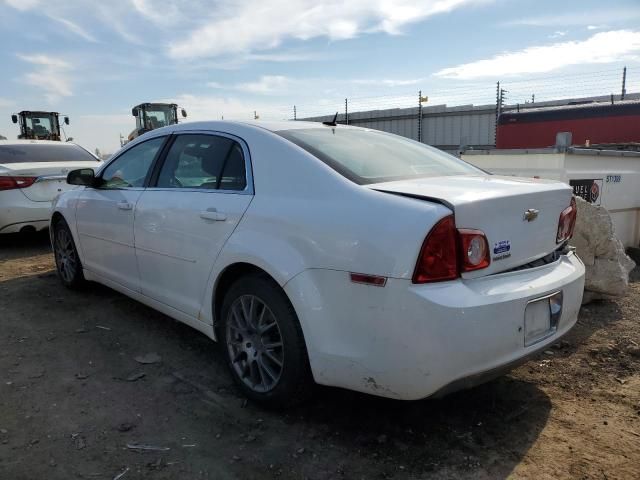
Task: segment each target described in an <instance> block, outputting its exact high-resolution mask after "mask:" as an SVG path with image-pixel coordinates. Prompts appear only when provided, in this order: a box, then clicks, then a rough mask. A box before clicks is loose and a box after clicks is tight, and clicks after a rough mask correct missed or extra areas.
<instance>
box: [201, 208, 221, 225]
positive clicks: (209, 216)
mask: <svg viewBox="0 0 640 480" xmlns="http://www.w3.org/2000/svg"><path fill="white" fill-rule="evenodd" d="M200 218H202V219H204V220H213V221H214V222H223V221H225V220H226V219H227V216H226V215H225V214H224V213H222V212H219V211H218V210H216V209H215V208H207V209H206V210H203V211H201V212H200Z"/></svg>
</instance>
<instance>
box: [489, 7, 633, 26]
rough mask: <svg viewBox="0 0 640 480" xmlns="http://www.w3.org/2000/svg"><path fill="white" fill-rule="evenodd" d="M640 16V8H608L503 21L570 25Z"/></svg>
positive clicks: (540, 24)
mask: <svg viewBox="0 0 640 480" xmlns="http://www.w3.org/2000/svg"><path fill="white" fill-rule="evenodd" d="M637 18H640V8H638V7H630V8H607V9H593V10H583V11H571V12H566V13H554V14H549V15H538V16H531V17H526V18H517V19H514V20H509V21H507V22H505V23H503V24H502V25H503V26H506V27H519V26H526V27H569V26H586V25H598V24H600V23H612V24H615V23H621V22H628V21H630V20H635V19H637Z"/></svg>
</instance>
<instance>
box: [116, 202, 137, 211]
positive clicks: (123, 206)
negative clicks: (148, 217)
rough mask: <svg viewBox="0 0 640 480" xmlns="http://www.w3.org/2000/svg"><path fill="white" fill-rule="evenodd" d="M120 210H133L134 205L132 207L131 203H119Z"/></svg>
mask: <svg viewBox="0 0 640 480" xmlns="http://www.w3.org/2000/svg"><path fill="white" fill-rule="evenodd" d="M118 208H119V209H120V210H131V209H132V208H133V205H131V204H130V203H129V202H118Z"/></svg>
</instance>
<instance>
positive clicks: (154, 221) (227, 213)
mask: <svg viewBox="0 0 640 480" xmlns="http://www.w3.org/2000/svg"><path fill="white" fill-rule="evenodd" d="M166 151H167V153H166V156H165V158H164V160H163V161H162V164H161V166H159V167H158V168H157V169H156V173H155V175H154V176H155V178H154V179H152V183H151V184H150V185H149V187H150V188H148V189H147V190H145V191H144V192H143V193H142V195H141V197H140V200H139V201H138V204H137V206H136V218H135V228H134V231H135V245H136V257H137V259H138V269H139V271H140V281H141V291H142V293H143V294H145V295H147V296H149V297H151V298H153V299H155V300H157V301H160V302H162V303H165V304H167V305H169V306H171V307H173V308H175V309H177V310H180V311H181V312H184V313H186V314H188V315H190V316H192V317H194V318H198V314H199V312H200V308H201V302H202V299H203V297H204V289H205V288H206V285H207V280H208V278H209V274H210V272H211V270H212V268H213V264H214V262H215V260H216V257H217V256H218V254H219V253H220V251H221V250H222V247H223V246H224V244H225V242H226V241H227V239H228V238H229V236H230V235H231V234H232V233H233V230H234V229H235V228H236V226H237V225H238V222H239V221H240V219H241V218H242V216H243V214H244V212H245V211H246V209H247V207H248V206H249V204H250V203H251V200H252V198H253V182H252V180H251V168H250V161H249V155H248V149H247V148H246V146H245V144H244V142H243V141H241V140H240V139H237V138H234V137H232V136H229V135H225V134H220V133H216V134H208V133H202V132H199V133H194V132H189V133H181V134H178V135H175V136H174V138H173V143H172V144H171V145H170V146H169V147H168V148H167V149H166Z"/></svg>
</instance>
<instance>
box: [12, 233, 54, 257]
mask: <svg viewBox="0 0 640 480" xmlns="http://www.w3.org/2000/svg"><path fill="white" fill-rule="evenodd" d="M47 252H51V244H50V242H49V231H48V230H44V231H42V232H37V233H8V234H2V235H0V261H4V260H13V259H19V258H28V257H33V256H35V255H40V254H43V253H47Z"/></svg>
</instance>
